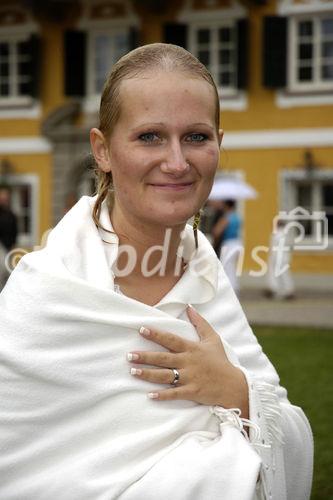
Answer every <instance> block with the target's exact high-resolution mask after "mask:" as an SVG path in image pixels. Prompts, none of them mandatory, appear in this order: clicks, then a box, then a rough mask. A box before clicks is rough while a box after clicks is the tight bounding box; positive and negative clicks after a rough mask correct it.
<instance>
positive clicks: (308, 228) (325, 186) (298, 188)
mask: <svg viewBox="0 0 333 500" xmlns="http://www.w3.org/2000/svg"><path fill="white" fill-rule="evenodd" d="M282 175H283V184H282V188H283V189H282V191H283V193H284V201H283V206H284V207H287V210H288V211H291V210H293V209H294V208H295V207H301V208H303V209H305V210H306V211H307V212H309V213H310V214H312V213H313V212H325V216H326V218H327V221H328V242H329V248H332V246H333V170H323V171H319V172H314V173H313V174H312V178H311V179H309V178H307V177H308V176H307V175H306V173H304V171H303V172H302V171H295V172H293V171H290V172H289V171H288V172H284V173H283V174H282ZM299 222H300V223H301V224H302V225H303V227H304V234H305V238H306V240H308V241H309V242H310V243H311V241H316V240H318V227H319V226H318V223H317V220H316V219H315V218H314V219H311V218H308V219H307V218H304V219H300V220H299ZM323 227H324V226H323V225H322V226H321V230H322V229H323ZM321 236H323V235H321Z"/></svg>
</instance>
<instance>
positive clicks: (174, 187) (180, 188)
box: [150, 182, 193, 191]
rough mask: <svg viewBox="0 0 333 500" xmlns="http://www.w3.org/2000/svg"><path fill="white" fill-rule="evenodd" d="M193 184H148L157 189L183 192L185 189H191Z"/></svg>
mask: <svg viewBox="0 0 333 500" xmlns="http://www.w3.org/2000/svg"><path fill="white" fill-rule="evenodd" d="M192 185H193V182H182V183H177V184H172V183H166V184H150V186H153V187H155V188H158V189H164V190H171V191H184V190H185V189H187V188H189V187H191V186H192Z"/></svg>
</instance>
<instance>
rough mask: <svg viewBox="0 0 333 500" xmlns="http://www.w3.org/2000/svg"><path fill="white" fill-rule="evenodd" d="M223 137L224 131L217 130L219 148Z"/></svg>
mask: <svg viewBox="0 0 333 500" xmlns="http://www.w3.org/2000/svg"><path fill="white" fill-rule="evenodd" d="M223 135H224V130H223V129H222V128H220V129H219V146H220V147H221V144H222V139H223Z"/></svg>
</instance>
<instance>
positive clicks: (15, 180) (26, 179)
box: [7, 175, 38, 247]
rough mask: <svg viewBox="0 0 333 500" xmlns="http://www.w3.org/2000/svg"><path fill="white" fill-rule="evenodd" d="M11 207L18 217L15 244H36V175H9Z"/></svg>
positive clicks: (28, 245)
mask: <svg viewBox="0 0 333 500" xmlns="http://www.w3.org/2000/svg"><path fill="white" fill-rule="evenodd" d="M7 179H8V183H9V185H10V187H11V208H12V210H13V212H14V213H15V214H16V216H17V219H18V238H17V242H16V246H17V247H18V246H23V247H32V246H33V245H35V244H37V231H38V228H37V225H38V177H37V176H35V175H19V176H16V175H10V176H8V178H7Z"/></svg>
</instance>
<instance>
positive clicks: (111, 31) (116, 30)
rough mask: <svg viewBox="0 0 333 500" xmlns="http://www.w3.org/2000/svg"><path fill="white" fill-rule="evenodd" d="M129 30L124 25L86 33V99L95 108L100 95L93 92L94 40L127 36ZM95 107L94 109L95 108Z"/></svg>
mask: <svg viewBox="0 0 333 500" xmlns="http://www.w3.org/2000/svg"><path fill="white" fill-rule="evenodd" d="M129 29H130V26H129V25H128V24H127V23H126V24H125V26H123V27H119V25H118V26H117V27H112V28H110V26H107V27H105V28H104V29H103V28H102V27H99V28H95V29H91V30H89V32H88V33H87V35H88V40H87V65H86V68H87V69H86V82H87V98H88V99H89V100H90V101H93V102H94V103H97V106H98V104H99V101H100V93H98V92H96V91H95V65H94V62H95V61H94V60H95V50H94V45H95V38H96V37H97V36H99V35H107V36H110V37H114V36H116V35H118V34H119V35H120V34H122V35H123V34H125V35H129ZM97 106H96V107H97Z"/></svg>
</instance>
